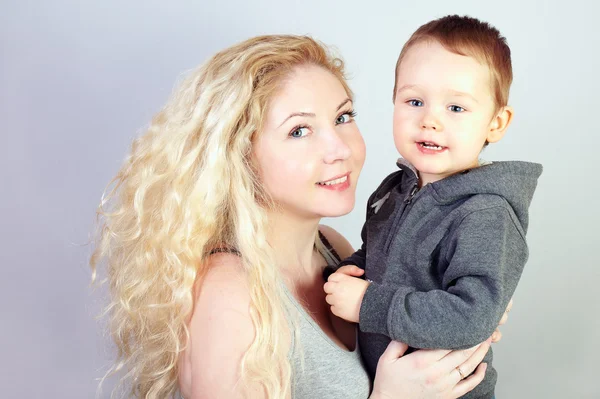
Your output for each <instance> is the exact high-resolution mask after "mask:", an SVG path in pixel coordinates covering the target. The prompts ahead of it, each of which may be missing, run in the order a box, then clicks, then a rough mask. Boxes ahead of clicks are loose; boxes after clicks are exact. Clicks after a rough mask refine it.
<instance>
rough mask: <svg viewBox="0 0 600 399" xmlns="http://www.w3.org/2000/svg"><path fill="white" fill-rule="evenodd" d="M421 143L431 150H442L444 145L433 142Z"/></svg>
mask: <svg viewBox="0 0 600 399" xmlns="http://www.w3.org/2000/svg"><path fill="white" fill-rule="evenodd" d="M421 145H422V146H423V147H425V148H428V149H430V150H441V149H442V148H443V147H442V146H439V145H435V144H432V143H421Z"/></svg>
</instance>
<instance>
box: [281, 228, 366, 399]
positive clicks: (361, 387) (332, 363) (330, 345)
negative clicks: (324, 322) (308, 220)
mask: <svg viewBox="0 0 600 399" xmlns="http://www.w3.org/2000/svg"><path fill="white" fill-rule="evenodd" d="M320 236H321V240H322V241H323V244H324V248H322V249H320V251H319V252H320V253H321V255H323V257H324V258H325V259H326V260H327V263H328V264H329V265H337V264H338V263H339V262H340V259H339V257H338V256H337V254H336V253H335V251H334V250H333V249H332V248H331V246H330V245H329V243H328V242H327V240H326V239H325V237H323V236H322V235H320ZM285 293H286V294H287V296H288V297H289V299H290V301H291V302H292V304H293V305H294V307H295V308H296V309H297V310H298V313H299V314H298V317H297V320H298V330H299V332H298V336H296V337H295V339H294V340H293V341H292V349H291V352H290V363H291V366H292V399H316V398H327V399H367V398H368V397H369V393H370V391H371V385H370V381H369V376H368V374H367V371H366V369H365V367H364V365H363V363H362V360H361V357H360V350H359V348H358V343H357V344H356V346H355V348H356V349H355V350H354V351H352V352H350V351H348V350H346V349H343V348H340V347H339V346H338V345H337V344H336V343H335V342H333V341H332V340H331V338H329V337H328V336H327V335H326V334H325V333H324V332H323V330H321V328H320V327H319V325H318V324H317V323H316V322H315V321H314V320H313V318H312V317H310V315H309V314H308V313H307V312H306V310H304V308H303V307H302V305H300V303H298V301H296V299H295V298H294V296H293V295H292V294H291V293H290V292H289V291H288V289H287V288H285Z"/></svg>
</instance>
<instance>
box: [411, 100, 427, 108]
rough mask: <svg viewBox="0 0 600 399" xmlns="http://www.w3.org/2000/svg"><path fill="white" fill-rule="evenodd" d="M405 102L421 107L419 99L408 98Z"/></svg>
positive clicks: (421, 102)
mask: <svg viewBox="0 0 600 399" xmlns="http://www.w3.org/2000/svg"><path fill="white" fill-rule="evenodd" d="M407 104H408V105H411V106H413V107H422V106H423V101H421V100H408V101H407Z"/></svg>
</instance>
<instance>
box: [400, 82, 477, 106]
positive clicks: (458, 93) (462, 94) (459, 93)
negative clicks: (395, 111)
mask: <svg viewBox="0 0 600 399" xmlns="http://www.w3.org/2000/svg"><path fill="white" fill-rule="evenodd" d="M418 88H419V87H418V86H417V85H404V86H400V88H399V89H398V91H396V93H400V92H401V91H404V90H411V89H418ZM448 93H450V94H451V95H453V96H457V97H467V98H470V99H471V100H473V101H475V102H476V103H477V104H479V101H477V99H476V98H475V97H474V96H473V95H471V94H469V93H465V92H463V91H458V90H448Z"/></svg>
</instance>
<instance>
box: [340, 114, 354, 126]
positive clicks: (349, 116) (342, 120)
mask: <svg viewBox="0 0 600 399" xmlns="http://www.w3.org/2000/svg"><path fill="white" fill-rule="evenodd" d="M355 116H356V112H354V111H348V112H344V113H343V114H341V115H340V116H338V117H337V119H336V120H335V123H336V124H337V125H341V124H343V123H348V122H351V121H352V119H354V117H355Z"/></svg>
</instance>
